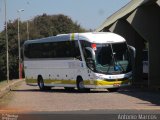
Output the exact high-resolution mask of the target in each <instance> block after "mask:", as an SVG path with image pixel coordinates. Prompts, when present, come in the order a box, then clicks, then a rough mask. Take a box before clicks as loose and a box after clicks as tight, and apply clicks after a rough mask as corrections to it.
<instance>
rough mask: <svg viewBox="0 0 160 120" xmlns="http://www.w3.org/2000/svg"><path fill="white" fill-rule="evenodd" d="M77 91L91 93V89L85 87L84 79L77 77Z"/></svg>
mask: <svg viewBox="0 0 160 120" xmlns="http://www.w3.org/2000/svg"><path fill="white" fill-rule="evenodd" d="M77 89H78V91H79V92H89V91H90V89H89V88H85V87H84V81H83V79H82V77H77Z"/></svg>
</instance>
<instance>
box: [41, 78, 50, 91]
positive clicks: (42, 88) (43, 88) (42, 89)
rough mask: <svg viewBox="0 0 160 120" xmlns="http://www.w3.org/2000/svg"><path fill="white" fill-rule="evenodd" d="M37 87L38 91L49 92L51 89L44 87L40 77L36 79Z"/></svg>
mask: <svg viewBox="0 0 160 120" xmlns="http://www.w3.org/2000/svg"><path fill="white" fill-rule="evenodd" d="M38 86H39V89H40V90H41V91H44V90H50V89H51V87H46V86H44V81H43V78H42V77H41V76H39V77H38Z"/></svg>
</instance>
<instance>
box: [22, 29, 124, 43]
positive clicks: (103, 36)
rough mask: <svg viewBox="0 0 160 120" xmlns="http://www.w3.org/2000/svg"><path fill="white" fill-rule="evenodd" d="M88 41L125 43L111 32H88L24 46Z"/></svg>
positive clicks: (37, 40) (46, 39) (43, 40)
mask: <svg viewBox="0 0 160 120" xmlns="http://www.w3.org/2000/svg"><path fill="white" fill-rule="evenodd" d="M78 39H79V40H86V41H88V42H91V43H118V42H125V39H124V38H123V37H121V36H120V35H117V34H115V33H111V32H88V33H69V34H59V35H57V36H51V37H47V38H41V39H36V40H27V41H26V42H25V43H24V44H29V43H43V42H53V41H72V40H78Z"/></svg>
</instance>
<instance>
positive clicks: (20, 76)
mask: <svg viewBox="0 0 160 120" xmlns="http://www.w3.org/2000/svg"><path fill="white" fill-rule="evenodd" d="M22 11H24V9H20V10H17V12H18V58H19V59H18V60H19V79H22V60H21V45H20V34H19V21H20V12H22Z"/></svg>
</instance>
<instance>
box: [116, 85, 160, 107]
mask: <svg viewBox="0 0 160 120" xmlns="http://www.w3.org/2000/svg"><path fill="white" fill-rule="evenodd" d="M118 93H121V94H125V95H128V96H131V97H135V98H138V99H141V100H144V101H148V102H150V103H152V104H153V106H160V91H149V90H144V89H140V88H130V87H128V88H122V89H120V90H119V91H118ZM139 104H143V103H139ZM146 104H147V103H146Z"/></svg>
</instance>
